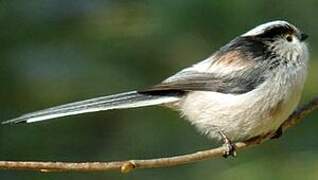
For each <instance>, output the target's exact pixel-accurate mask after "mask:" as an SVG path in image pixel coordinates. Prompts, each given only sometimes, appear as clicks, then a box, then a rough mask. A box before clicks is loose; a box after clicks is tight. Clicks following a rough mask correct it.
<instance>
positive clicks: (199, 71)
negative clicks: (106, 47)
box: [2, 20, 309, 157]
mask: <svg viewBox="0 0 318 180" xmlns="http://www.w3.org/2000/svg"><path fill="white" fill-rule="evenodd" d="M307 38H308V35H307V34H305V33H304V32H302V31H301V30H300V29H298V28H297V27H296V26H295V25H293V24H291V23H289V22H287V21H284V20H274V21H270V22H266V23H263V24H261V25H258V26H256V27H254V28H252V29H251V30H249V31H247V32H245V33H244V34H241V35H239V36H237V37H235V38H234V39H233V40H231V41H230V42H228V43H227V44H225V45H224V46H223V47H221V48H220V49H219V50H217V51H216V52H214V53H213V54H212V55H211V56H209V57H208V58H206V59H204V60H203V61H200V62H198V63H196V64H194V65H192V66H189V67H187V68H185V69H183V70H181V71H179V72H177V73H176V74H174V75H172V76H170V77H168V78H166V79H165V80H164V81H162V82H160V83H158V84H157V85H154V86H150V87H149V88H144V89H140V90H134V91H129V92H124V93H119V94H114V95H107V96H102V97H97V98H92V99H88V100H83V101H79V102H73V103H68V104H65V105H60V106H56V107H52V108H48V109H44V110H40V111H36V112H32V113H27V114H24V115H21V116H19V117H17V118H14V119H10V120H7V121H4V122H2V124H15V123H33V122H39V121H46V120H50V119H56V118H60V117H64V116H71V115H78V114H83V113H90V112H97V111H106V110H114V109H128V108H137V107H145V106H157V105H159V106H164V107H168V108H171V109H173V110H177V111H178V112H179V113H180V115H181V117H184V119H186V120H187V121H189V122H190V123H191V124H192V125H194V126H195V127H196V128H197V129H198V131H199V132H201V133H202V134H204V135H206V136H207V137H208V138H211V139H215V140H217V141H223V145H224V146H225V147H226V148H225V151H224V157H228V156H235V155H236V151H235V146H234V145H233V142H237V141H245V140H249V139H252V138H255V137H261V136H266V135H267V134H269V133H275V134H277V136H280V135H281V133H282V130H281V128H280V126H281V124H282V123H283V122H284V120H286V119H287V118H288V116H289V115H290V114H292V112H293V111H294V110H295V108H296V107H297V105H298V103H299V101H300V98H301V95H302V91H303V87H304V82H305V80H306V76H307V66H308V59H309V51H308V46H307V43H306V42H305V40H306V39H307Z"/></svg>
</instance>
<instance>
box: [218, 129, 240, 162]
mask: <svg viewBox="0 0 318 180" xmlns="http://www.w3.org/2000/svg"><path fill="white" fill-rule="evenodd" d="M219 134H220V135H221V137H222V139H223V146H224V147H225V151H224V154H223V157H224V158H228V157H229V156H232V157H236V155H237V153H236V149H235V145H234V144H233V143H232V142H231V140H230V139H229V138H228V137H227V136H226V135H225V134H224V133H223V132H222V131H219Z"/></svg>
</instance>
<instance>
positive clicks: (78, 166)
mask: <svg viewBox="0 0 318 180" xmlns="http://www.w3.org/2000/svg"><path fill="white" fill-rule="evenodd" d="M317 109H318V97H316V98H314V99H312V100H311V101H310V102H309V103H308V104H306V105H304V106H302V107H301V108H299V109H298V110H296V111H295V112H294V113H293V114H292V115H291V116H290V117H289V118H288V119H287V120H286V121H285V122H284V123H283V124H282V126H281V127H282V130H283V131H286V130H287V129H288V128H290V127H293V126H295V125H296V124H298V123H299V122H301V121H302V120H303V119H304V118H305V117H306V116H307V115H309V114H310V113H311V112H313V111H315V110H317ZM270 137H271V136H266V137H259V138H255V139H253V140H249V141H246V142H238V143H235V147H236V150H242V149H245V148H247V147H250V146H253V145H256V144H260V143H263V142H265V141H267V140H269V139H270ZM224 151H225V148H224V147H218V148H214V149H209V150H204V151H198V152H195V153H192V154H186V155H180V156H173V157H167V158H158V159H148V160H129V161H117V162H83V163H71V162H31V161H30V162H23V161H0V169H3V170H33V171H40V172H52V171H67V172H70V171H78V172H92V171H111V170H117V171H121V172H123V173H127V172H130V171H132V170H134V169H145V168H159V167H170V166H177V165H183V164H189V163H194V162H197V161H202V160H208V159H213V158H216V157H221V156H222V155H223V154H224Z"/></svg>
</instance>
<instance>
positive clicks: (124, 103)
mask: <svg viewBox="0 0 318 180" xmlns="http://www.w3.org/2000/svg"><path fill="white" fill-rule="evenodd" d="M177 100H179V97H178V96H175V95H150V94H141V93H138V92H137V91H131V92H127V93H121V94H116V95H110V96H103V97H98V98H93V99H88V100H84V101H79V102H74V103H69V104H65V105H61V106H56V107H52V108H48V109H44V110H40V111H36V112H33V113H28V114H25V115H22V116H20V117H17V118H14V119H11V120H8V121H4V122H2V124H8V123H21V122H26V123H32V122H37V121H45V120H49V119H55V118H59V117H64V116H71V115H77V114H83V113H89V112H97V111H106V110H112V109H126V108H136V107H144V106H153V105H159V104H165V103H171V102H175V101H177Z"/></svg>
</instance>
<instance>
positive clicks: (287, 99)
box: [179, 73, 305, 141]
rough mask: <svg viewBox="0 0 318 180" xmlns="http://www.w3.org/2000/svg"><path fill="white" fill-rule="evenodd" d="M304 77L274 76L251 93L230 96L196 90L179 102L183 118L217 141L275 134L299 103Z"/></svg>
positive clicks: (298, 75)
mask: <svg viewBox="0 0 318 180" xmlns="http://www.w3.org/2000/svg"><path fill="white" fill-rule="evenodd" d="M304 79H305V74H297V73H294V74H293V75H292V76H290V75H289V76H286V75H276V76H274V77H273V78H272V79H271V80H267V81H266V82H265V83H263V84H262V85H260V86H259V87H258V88H257V89H254V90H253V91H251V92H248V93H245V94H241V95H232V94H222V93H217V92H207V91H196V92H191V93H189V94H188V95H187V96H186V97H184V98H183V99H182V100H181V101H180V102H179V103H180V104H179V107H180V109H181V111H182V113H183V115H184V116H186V118H187V119H188V120H189V121H190V122H191V123H192V124H193V125H195V126H196V127H197V128H198V129H199V131H200V132H202V133H203V134H206V135H207V136H209V137H211V138H214V139H215V138H216V139H220V136H219V134H218V131H222V132H224V133H225V134H226V135H227V136H228V138H229V139H231V140H232V141H242V140H247V139H249V138H252V137H256V136H258V135H264V134H266V133H269V132H273V131H276V130H277V129H278V128H279V126H280V125H281V124H282V123H283V121H284V120H286V119H287V118H288V116H289V115H290V114H291V113H292V112H293V111H294V109H295V108H296V106H297V105H298V103H299V100H300V97H301V93H302V89H303V82H304Z"/></svg>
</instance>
